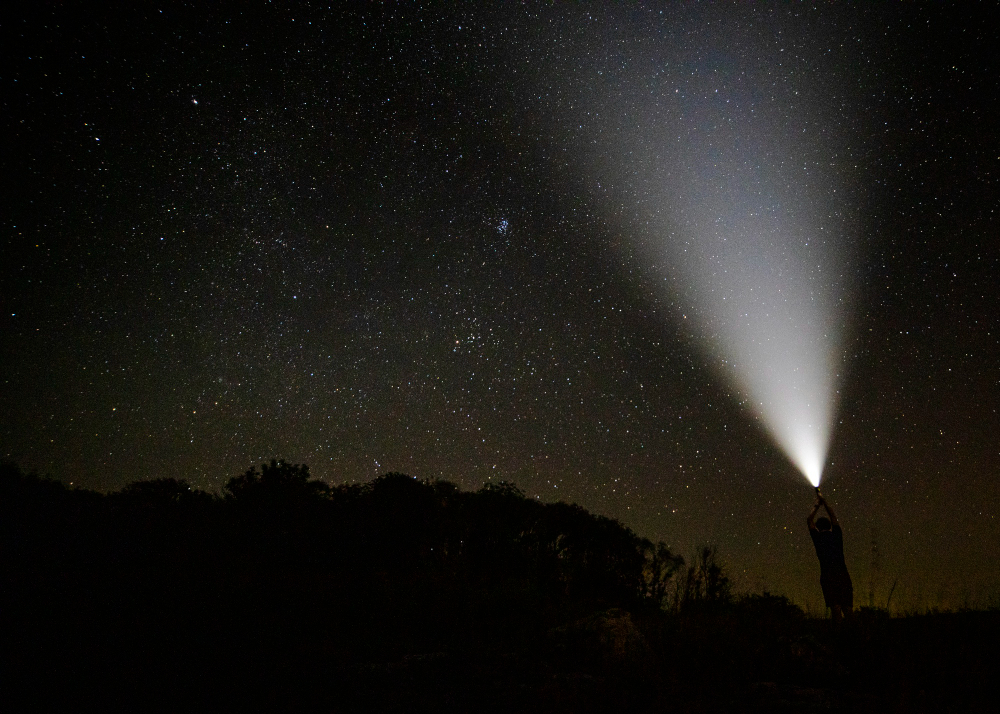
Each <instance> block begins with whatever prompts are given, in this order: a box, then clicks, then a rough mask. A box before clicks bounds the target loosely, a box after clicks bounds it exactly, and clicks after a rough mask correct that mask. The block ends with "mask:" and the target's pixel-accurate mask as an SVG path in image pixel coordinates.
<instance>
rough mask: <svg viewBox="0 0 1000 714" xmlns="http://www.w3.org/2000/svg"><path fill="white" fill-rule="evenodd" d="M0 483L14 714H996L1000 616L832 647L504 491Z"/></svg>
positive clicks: (925, 619) (378, 485)
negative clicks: (160, 713) (152, 713)
mask: <svg viewBox="0 0 1000 714" xmlns="http://www.w3.org/2000/svg"><path fill="white" fill-rule="evenodd" d="M0 476H2V478H0V487H2V488H0V511H2V513H0V517H2V520H0V529H2V533H0V534H2V539H3V543H4V548H3V556H2V568H3V571H2V572H3V578H2V582H3V584H4V586H3V599H4V606H3V608H2V613H3V614H2V617H3V620H4V623H3V632H4V638H3V642H4V645H3V647H4V650H5V652H4V660H5V661H6V662H7V665H5V667H4V677H3V682H2V687H3V690H4V691H3V692H2V693H0V696H2V699H3V701H5V702H16V706H15V707H13V708H10V709H7V710H8V711H59V710H70V709H72V710H79V709H80V708H82V707H85V708H87V709H96V708H98V707H100V708H110V709H124V710H149V709H154V710H174V711H176V710H182V709H192V708H194V709H204V708H209V707H212V708H219V709H223V708H225V709H227V710H234V711H235V710H255V709H259V710H269V711H275V710H290V709H296V710H301V709H305V710H329V711H384V712H392V711H431V710H434V711H487V712H489V711H497V712H501V711H519V712H522V711H523V712H532V711H539V712H542V711H544V712H599V711H615V712H644V711H670V710H673V711H683V712H714V711H727V712H730V711H761V712H765V711H766V712H786V711H787V712H792V711H794V712H880V713H881V712H976V711H994V710H995V696H994V691H993V681H994V680H995V679H996V676H997V675H998V674H1000V666H998V665H997V661H996V658H995V657H993V656H990V655H989V653H990V652H992V649H993V647H994V646H995V643H996V641H997V636H998V635H1000V612H996V611H992V612H958V613H936V614H927V615H920V616H911V617H905V618H889V617H888V615H887V614H886V613H884V612H882V611H877V610H862V611H860V612H859V613H858V614H857V615H856V617H855V618H854V619H853V620H852V621H850V622H848V623H845V624H844V625H843V626H841V627H835V626H833V624H832V623H831V622H828V621H822V620H815V619H809V618H806V617H805V616H804V614H803V613H802V611H801V610H800V609H799V608H797V607H796V606H794V605H793V604H791V603H790V602H789V601H788V600H786V599H785V598H783V597H780V596H773V595H768V594H765V595H753V596H742V597H736V596H733V595H732V594H731V593H730V592H729V590H728V583H727V581H726V579H725V576H724V574H722V573H721V571H719V570H718V569H717V568H716V567H715V566H714V564H713V561H712V560H711V558H709V559H708V560H704V559H703V560H702V561H700V562H696V563H695V564H693V565H690V566H687V567H685V566H682V565H681V564H680V560H679V559H677V558H676V556H671V555H670V554H669V552H667V551H664V550H662V549H661V550H659V551H657V550H656V548H655V547H654V546H652V544H650V543H649V542H648V541H644V540H643V539H640V538H637V537H636V536H635V535H634V534H632V533H631V531H628V529H625V528H624V527H622V526H621V525H620V524H618V523H617V522H615V521H611V520H609V519H603V518H600V517H596V516H592V515H591V514H589V513H587V512H586V511H584V510H583V509H579V508H577V507H573V506H569V505H567V504H548V505H542V504H539V503H536V502H534V501H531V500H528V499H525V498H523V496H522V495H520V493H519V492H518V491H517V490H516V489H515V488H513V487H510V486H501V487H493V488H484V489H483V490H482V491H479V492H476V493H463V492H461V491H458V490H457V489H455V487H454V486H453V485H451V484H447V483H445V482H431V483H425V482H419V481H416V480H414V479H410V478H409V477H404V476H401V475H390V476H386V477H383V478H381V479H377V480H376V481H373V482H372V483H370V484H366V485H364V486H350V487H348V486H345V487H339V488H330V487H328V486H326V485H324V484H320V483H319V482H316V481H310V480H309V478H308V471H307V470H306V469H301V468H300V467H291V466H287V465H284V464H272V466H271V467H265V469H264V471H263V474H260V473H257V472H248V474H246V475H244V476H242V477H239V478H236V479H233V480H231V481H230V483H229V485H228V486H227V491H226V494H225V496H224V497H218V496H211V495H209V494H205V493H202V492H198V491H194V490H191V489H189V488H188V487H187V486H186V484H184V483H183V482H177V481H172V480H162V481H154V482H145V483H143V484H133V485H132V486H130V487H128V488H126V489H124V490H123V491H121V492H118V493H116V494H111V495H101V494H97V493H94V492H88V491H70V490H67V489H66V488H65V487H63V486H62V485H61V484H59V483H58V482H54V481H47V480H44V479H37V478H34V477H30V476H25V475H24V474H21V473H20V472H19V471H18V470H17V469H16V468H13V467H9V466H5V467H4V468H3V473H2V474H0ZM657 552H658V553H659V556H660V560H659V561H658V562H659V563H660V565H661V566H663V564H664V563H667V566H671V564H672V567H659V568H655V567H652V564H653V563H654V558H653V554H654V553H657ZM713 568H714V569H713ZM657 584H659V585H660V586H665V585H667V584H669V585H671V586H672V590H670V592H673V593H676V594H677V595H675V596H669V595H668V596H664V592H665V590H664V588H663V587H660V589H659V590H658V589H657V588H656V587H654V586H655V585H657ZM5 708H6V707H5Z"/></svg>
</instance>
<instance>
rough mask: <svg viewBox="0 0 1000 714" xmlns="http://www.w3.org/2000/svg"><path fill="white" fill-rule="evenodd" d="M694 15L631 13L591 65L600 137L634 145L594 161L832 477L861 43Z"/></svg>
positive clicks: (715, 345)
mask: <svg viewBox="0 0 1000 714" xmlns="http://www.w3.org/2000/svg"><path fill="white" fill-rule="evenodd" d="M741 7H742V6H741ZM685 12H687V11H679V12H678V13H676V17H675V18H674V19H673V20H670V21H669V22H667V24H664V25H662V26H660V27H658V28H656V29H655V30H651V31H647V30H646V29H644V27H643V26H642V24H641V23H640V22H638V21H637V22H634V23H633V24H631V25H629V24H628V21H627V20H622V22H621V23H619V25H620V26H621V27H622V28H624V29H622V30H621V31H620V34H621V38H614V37H613V38H611V41H610V42H609V47H610V48H611V49H610V50H609V51H608V54H607V59H606V60H605V61H604V64H603V65H600V66H597V67H594V68H591V69H590V70H588V71H590V79H591V80H592V82H591V83H590V84H589V85H587V86H588V87H589V88H590V91H589V94H590V102H589V104H587V106H586V111H587V116H588V117H600V122H599V124H600V126H598V127H597V134H596V138H595V141H594V143H595V144H598V143H599V142H607V141H608V137H614V140H615V141H617V142H618V147H619V151H617V152H611V153H614V154H616V156H608V157H598V158H595V159H594V162H595V164H594V165H595V169H596V170H597V171H599V172H600V174H599V175H600V176H601V177H602V179H603V181H604V182H605V184H610V183H613V182H617V183H618V184H619V186H621V190H620V192H619V195H620V196H621V197H622V199H624V200H623V201H622V204H621V208H622V212H623V213H624V212H626V211H627V212H628V213H630V214H633V215H638V216H639V218H638V225H639V226H640V229H639V230H637V231H635V233H636V235H637V236H638V238H637V241H636V247H637V249H638V252H639V254H640V255H641V256H642V257H643V258H644V259H645V262H646V263H647V265H652V266H654V274H659V275H660V276H662V280H661V284H663V285H664V286H665V289H664V295H665V296H666V298H667V299H669V300H671V301H673V302H675V304H676V305H677V307H678V308H680V312H682V313H685V314H687V315H690V316H693V317H694V318H695V321H696V323H697V325H698V327H699V330H698V332H699V334H701V335H702V336H703V337H704V338H705V339H704V347H705V351H706V355H707V357H708V358H709V361H710V362H711V363H712V364H713V365H715V366H716V367H718V368H719V369H720V371H721V372H722V373H723V374H724V375H725V376H726V378H727V379H728V380H729V381H730V382H731V383H732V385H733V386H734V388H735V390H736V391H737V392H738V393H739V395H740V396H741V398H742V399H743V400H744V402H745V403H746V405H747V406H748V407H749V408H750V409H751V410H752V412H753V413H754V414H755V415H756V416H757V417H758V418H759V419H760V421H761V424H762V425H763V426H764V428H765V429H766V431H767V432H768V433H769V434H770V436H771V437H772V438H773V440H774V441H775V443H776V444H777V445H778V446H779V447H780V448H781V449H782V450H783V451H784V453H785V454H786V455H787V457H788V459H789V460H790V461H791V462H792V463H793V464H794V465H795V467H796V468H797V469H798V470H799V471H801V472H802V474H803V475H804V476H805V477H806V478H807V479H808V481H809V482H810V483H811V484H812V485H814V486H818V485H819V482H820V479H821V478H822V474H823V467H824V464H825V462H826V457H827V451H828V449H829V446H830V440H831V436H832V431H833V423H834V417H835V412H836V408H837V387H838V380H839V369H840V366H841V361H842V351H843V339H844V334H843V324H844V321H845V317H846V315H847V312H848V310H847V307H848V306H847V298H848V293H849V290H848V288H849V284H848V283H849V281H848V280H847V278H846V276H847V275H848V274H849V272H850V271H849V262H850V261H849V259H850V257H851V256H852V254H853V249H852V246H853V244H854V234H855V232H856V231H855V223H856V219H855V215H856V211H857V208H856V206H855V205H854V202H853V200H852V198H851V194H852V191H853V188H854V187H853V181H852V176H853V175H855V174H856V173H857V171H858V168H857V167H858V164H859V159H858V153H859V152H858V150H857V149H858V147H856V146H853V145H852V141H853V139H852V137H853V136H854V135H855V134H854V132H853V131H852V130H851V128H850V127H851V126H852V125H853V124H854V123H857V122H859V121H862V120H860V119H858V118H857V117H858V112H857V111H856V110H855V109H854V106H855V104H854V102H852V100H851V97H852V90H851V89H849V86H850V81H849V79H847V78H845V77H843V76H841V74H843V68H845V67H850V66H851V64H850V62H851V57H850V56H849V55H842V56H837V55H836V51H835V50H834V49H831V48H838V47H839V48H843V47H846V46H847V45H846V44H844V43H840V42H839V41H838V40H836V37H835V36H834V35H835V34H836V33H835V32H833V33H832V34H831V33H830V32H829V31H827V30H828V28H834V27H836V22H834V21H835V20H836V18H831V22H830V23H829V24H828V25H824V24H823V23H820V24H818V25H808V24H803V22H802V21H801V18H800V16H799V15H798V14H796V13H793V12H789V13H787V14H782V13H781V12H774V11H770V10H768V11H766V12H758V11H757V8H755V7H743V8H742V9H738V8H737V7H736V6H729V5H727V6H726V8H725V9H724V10H718V11H716V10H713V9H712V8H707V9H704V10H703V9H702V6H698V7H697V8H695V9H694V10H691V11H690V13H689V14H687V15H685ZM713 13H714V14H713ZM818 27H824V33H825V34H822V35H820V34H817V28H818ZM625 39H627V40H628V41H627V42H626V41H625ZM619 40H620V41H619ZM621 47H636V48H645V49H637V50H634V51H632V50H627V51H625V50H620V49H619V48H621ZM629 52H631V54H629ZM623 67H627V68H631V72H625V71H622V68H623ZM605 78H608V79H605ZM602 82H603V84H602ZM602 96H603V98H602ZM583 99H584V102H586V97H584V98H583ZM626 200H627V202H628V204H631V207H629V206H628V204H627V203H626Z"/></svg>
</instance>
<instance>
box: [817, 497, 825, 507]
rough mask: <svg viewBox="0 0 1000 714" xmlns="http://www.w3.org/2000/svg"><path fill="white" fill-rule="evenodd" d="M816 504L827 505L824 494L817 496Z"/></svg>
mask: <svg viewBox="0 0 1000 714" xmlns="http://www.w3.org/2000/svg"><path fill="white" fill-rule="evenodd" d="M816 505H817V506H825V505H826V499H825V498H823V497H822V496H816Z"/></svg>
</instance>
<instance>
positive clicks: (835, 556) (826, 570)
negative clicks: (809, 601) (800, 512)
mask: <svg viewBox="0 0 1000 714" xmlns="http://www.w3.org/2000/svg"><path fill="white" fill-rule="evenodd" d="M820 506H822V507H823V508H825V509H826V513H827V515H828V516H830V517H829V518H826V517H820V518H816V513H817V512H818V511H819V509H820ZM806 523H807V524H808V525H809V535H810V536H812V542H813V545H814V546H816V556H817V557H818V558H819V584H820V585H821V586H822V587H823V598H824V599H825V600H826V606H827V607H828V608H830V612H831V613H832V614H833V619H834V622H840V621H841V620H842V619H843V618H844V615H845V614H847V615H850V614H851V613H852V611H853V609H854V585H853V584H852V583H851V575H850V573H848V572H847V564H846V563H844V533H843V531H842V530H841V529H840V523H838V522H837V516H836V514H834V512H833V509H832V508H830V504H828V503H827V502H826V500H825V499H824V498H823V497H822V496H819V497H818V498H817V500H816V505H815V506H813V509H812V513H810V514H809V517H808V518H807V519H806Z"/></svg>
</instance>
